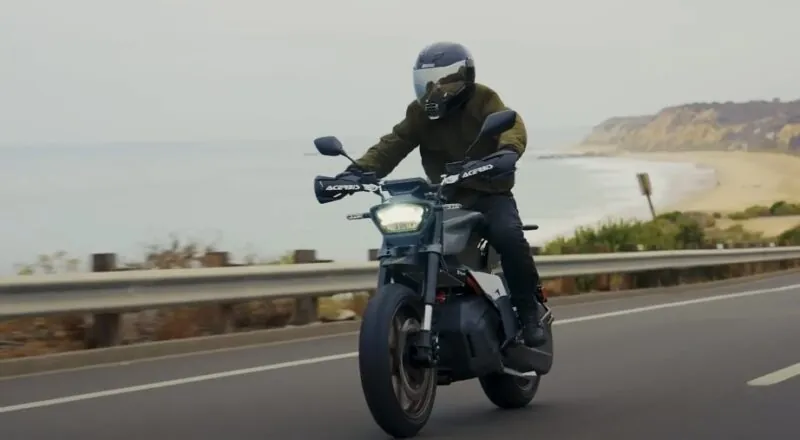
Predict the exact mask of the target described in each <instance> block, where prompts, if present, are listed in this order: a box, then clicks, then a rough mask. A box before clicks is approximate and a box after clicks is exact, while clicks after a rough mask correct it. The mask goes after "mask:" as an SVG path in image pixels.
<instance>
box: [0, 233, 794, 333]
mask: <svg viewBox="0 0 800 440" xmlns="http://www.w3.org/2000/svg"><path fill="white" fill-rule="evenodd" d="M781 260H800V246H793V247H764V248H745V249H718V250H687V251H644V252H621V253H604V254H577V255H557V256H539V257H537V258H536V262H537V266H538V268H539V272H540V273H541V275H542V277H543V278H558V277H568V276H580V275H594V274H605V273H631V272H641V271H647V270H658V269H681V268H690V267H701V266H719V265H727V264H737V263H758V262H769V261H781ZM376 275H377V262H369V263H353V264H343V263H312V264H294V265H286V266H245V267H228V268H208V269H170V270H143V271H125V272H103V273H86V274H70V275H45V276H14V277H6V278H0V319H8V318H16V317H24V316H44V315H50V314H61V313H100V314H102V313H118V312H126V311H136V310H142V309H151V308H158V307H170V306H181V305H194V304H204V303H205V304H208V303H218V304H226V303H235V302H241V301H248V300H254V299H265V298H275V299H277V298H309V297H319V296H325V295H333V294H337V293H343V292H354V291H365V290H371V289H374V288H375V286H376Z"/></svg>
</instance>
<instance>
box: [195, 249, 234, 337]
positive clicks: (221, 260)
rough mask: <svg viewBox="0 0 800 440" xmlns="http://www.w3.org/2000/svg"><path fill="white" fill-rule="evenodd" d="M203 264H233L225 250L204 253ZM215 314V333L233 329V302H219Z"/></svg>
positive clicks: (224, 265)
mask: <svg viewBox="0 0 800 440" xmlns="http://www.w3.org/2000/svg"><path fill="white" fill-rule="evenodd" d="M202 264H203V267H228V266H230V265H231V262H230V254H229V253H228V252H223V251H213V252H206V254H205V255H203V259H202ZM215 315H216V316H215V317H214V318H215V319H214V323H213V331H214V333H217V334H220V333H230V332H232V331H233V329H234V325H233V304H231V303H225V302H222V303H219V304H218V305H217V310H216V313H215Z"/></svg>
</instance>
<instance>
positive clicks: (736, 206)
mask: <svg viewBox="0 0 800 440" xmlns="http://www.w3.org/2000/svg"><path fill="white" fill-rule="evenodd" d="M576 151H581V152H594V153H597V152H602V153H605V154H613V155H619V156H626V157H634V158H637V159H642V160H656V161H670V162H691V163H696V164H702V165H705V166H708V167H711V168H714V169H715V170H716V175H717V186H716V187H714V188H711V189H709V190H706V191H699V192H697V193H695V194H693V195H692V196H690V197H688V198H686V199H684V200H681V201H679V202H677V203H673V204H672V205H671V206H668V207H667V208H669V209H674V210H679V211H703V212H719V213H722V214H725V213H731V212H735V211H741V210H744V209H745V208H747V207H749V206H752V205H767V206H769V205H771V204H773V203H775V202H777V201H779V200H785V201H787V202H800V156H792V155H788V154H781V153H762V152H758V153H750V152H742V151H697V152H674V153H672V152H668V153H662V152H659V153H628V152H619V151H616V150H615V148H614V147H610V146H599V147H585V148H584V147H580V148H578V149H576ZM734 223H739V224H742V225H743V226H744V227H745V228H747V229H750V230H753V231H761V232H764V233H765V235H776V234H779V233H780V232H782V231H784V230H786V229H789V228H791V227H793V226H795V225H797V224H800V216H785V217H765V218H757V219H751V220H745V221H737V222H734V221H732V220H728V219H721V221H720V222H719V226H722V227H726V226H728V224H731V225H732V224H734Z"/></svg>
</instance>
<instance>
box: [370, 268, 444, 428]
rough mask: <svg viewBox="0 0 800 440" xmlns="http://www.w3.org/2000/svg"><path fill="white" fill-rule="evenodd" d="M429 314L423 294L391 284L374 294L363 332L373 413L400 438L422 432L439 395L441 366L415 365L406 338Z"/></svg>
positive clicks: (376, 418) (377, 421)
mask: <svg viewBox="0 0 800 440" xmlns="http://www.w3.org/2000/svg"><path fill="white" fill-rule="evenodd" d="M422 318H423V307H422V301H421V299H420V297H419V295H418V294H416V293H415V292H414V291H413V290H411V289H410V288H408V287H406V286H403V285H400V284H386V285H384V286H382V287H381V288H380V289H379V290H378V292H377V293H376V294H375V296H374V297H373V298H372V299H370V301H369V304H368V305H367V308H366V310H365V311H364V317H363V320H362V322H361V332H360V334H359V337H358V368H359V371H360V373H361V388H362V390H363V392H364V398H365V400H366V402H367V407H368V408H369V411H370V413H371V414H372V418H373V419H374V420H375V422H376V423H377V424H378V426H380V427H381V429H383V430H384V431H385V432H386V433H387V434H389V435H391V436H392V437H394V438H409V437H413V436H415V435H417V433H419V431H420V430H421V429H422V428H423V427H424V426H425V424H426V423H427V422H428V419H429V418H430V415H431V411H432V410H433V403H434V400H435V398H436V371H435V369H430V368H427V369H419V368H414V367H413V366H411V365H410V364H409V354H408V353H409V351H408V349H407V344H406V342H407V341H408V335H409V334H410V333H414V332H416V331H418V330H419V329H420V327H421V323H422Z"/></svg>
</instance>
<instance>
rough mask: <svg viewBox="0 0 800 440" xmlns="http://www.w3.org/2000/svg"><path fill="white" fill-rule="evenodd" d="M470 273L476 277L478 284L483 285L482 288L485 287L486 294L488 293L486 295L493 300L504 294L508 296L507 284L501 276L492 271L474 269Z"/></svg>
mask: <svg viewBox="0 0 800 440" xmlns="http://www.w3.org/2000/svg"><path fill="white" fill-rule="evenodd" d="M469 274H470V275H471V276H472V277H473V278H475V281H477V282H478V285H479V286H480V287H481V289H483V292H484V294H486V296H488V297H489V298H490V299H491V300H492V301H497V300H498V299H500V298H502V297H504V296H508V292H506V286H505V285H504V284H503V280H502V279H501V278H500V277H499V276H497V275H493V274H490V273H484V272H474V271H469Z"/></svg>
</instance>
